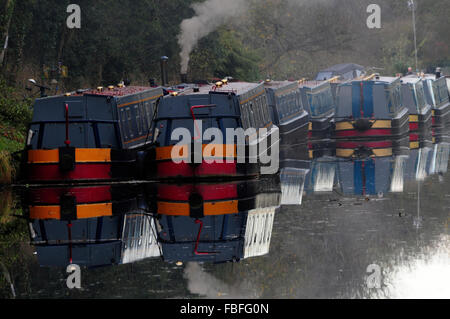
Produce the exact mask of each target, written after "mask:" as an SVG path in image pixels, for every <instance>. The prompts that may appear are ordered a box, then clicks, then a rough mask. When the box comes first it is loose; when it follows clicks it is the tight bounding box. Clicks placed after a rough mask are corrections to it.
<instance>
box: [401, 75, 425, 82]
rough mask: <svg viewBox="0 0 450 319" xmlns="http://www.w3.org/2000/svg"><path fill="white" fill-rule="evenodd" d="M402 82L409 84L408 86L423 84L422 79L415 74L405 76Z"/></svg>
mask: <svg viewBox="0 0 450 319" xmlns="http://www.w3.org/2000/svg"><path fill="white" fill-rule="evenodd" d="M400 80H401V82H402V83H407V84H417V83H420V82H422V78H420V77H419V76H417V75H414V74H413V75H407V76H404V77H402V78H401V79H400Z"/></svg>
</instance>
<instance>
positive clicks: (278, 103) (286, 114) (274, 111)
mask: <svg viewBox="0 0 450 319" xmlns="http://www.w3.org/2000/svg"><path fill="white" fill-rule="evenodd" d="M264 86H265V88H266V92H267V99H268V104H269V109H270V114H271V116H272V119H273V122H274V124H275V125H277V126H278V128H279V129H280V139H281V144H282V145H286V144H300V143H305V142H306V137H307V136H306V134H307V131H308V122H309V121H308V113H307V112H306V111H305V110H304V108H303V103H302V100H301V95H300V91H299V90H298V84H297V82H289V81H272V80H266V81H265V82H264Z"/></svg>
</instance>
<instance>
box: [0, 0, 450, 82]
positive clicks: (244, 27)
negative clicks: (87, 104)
mask: <svg viewBox="0 0 450 319" xmlns="http://www.w3.org/2000/svg"><path fill="white" fill-rule="evenodd" d="M72 2H73V1H54V0H22V1H17V0H1V1H0V10H1V12H0V13H1V21H0V36H1V38H2V40H0V41H2V47H3V44H4V43H5V39H6V36H8V46H7V48H6V49H3V52H2V53H1V55H2V56H4V58H3V61H2V74H3V77H4V78H5V80H6V82H7V83H8V84H9V85H12V86H15V87H17V88H22V87H23V86H24V85H25V81H26V79H28V78H30V77H34V78H37V79H40V80H42V81H44V82H46V83H48V84H51V80H52V79H53V78H56V79H57V80H58V82H59V87H60V89H66V90H72V89H76V88H80V87H92V86H97V85H101V84H102V85H110V84H116V83H118V82H119V81H121V80H123V79H129V80H131V81H132V83H133V84H143V85H145V84H148V79H149V78H155V79H156V80H157V82H159V79H160V70H159V58H160V57H161V56H162V55H166V56H168V57H169V59H170V60H169V78H170V80H171V82H172V83H176V82H179V74H180V72H181V71H183V72H186V71H187V73H188V78H189V79H191V80H192V79H211V78H214V77H218V78H220V77H223V76H233V77H235V78H239V79H241V80H248V81H256V80H261V79H265V78H266V77H271V78H274V79H289V78H292V79H299V78H302V77H309V78H311V77H314V75H315V74H316V73H317V72H318V71H319V70H320V69H323V68H326V67H328V66H331V65H333V64H337V63H347V62H352V63H358V64H361V65H363V66H367V67H378V68H382V70H381V71H380V73H383V74H387V75H390V74H394V73H397V72H405V71H406V70H407V68H408V66H413V67H414V41H413V29H412V16H411V11H410V10H409V9H408V5H407V1H406V0H399V1H392V0H377V1H373V0H228V1H220V0H207V1H199V0H167V1H157V0H138V1H136V0H134V1H131V0H123V1H114V0H97V1H87V0H79V1H77V4H78V5H80V7H81V29H69V28H67V27H66V19H67V17H68V16H69V13H66V8H67V6H68V5H69V4H70V3H72ZM415 2H416V6H417V12H416V16H417V17H416V20H417V21H416V25H417V45H418V60H419V68H420V69H424V70H427V69H428V70H431V69H433V68H434V67H436V66H441V67H445V66H450V54H449V53H450V50H449V43H450V42H449V40H450V39H449V38H450V32H449V31H450V20H449V19H448V17H449V14H450V6H449V3H448V1H445V0H416V1H415ZM371 3H376V4H378V5H380V7H381V28H380V29H369V28H368V27H367V25H366V21H367V18H368V17H369V15H370V14H369V13H367V12H366V11H367V6H368V5H369V4H371ZM58 63H60V65H64V66H67V68H68V77H67V78H63V77H62V76H61V74H59V72H58Z"/></svg>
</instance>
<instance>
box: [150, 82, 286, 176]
mask: <svg viewBox="0 0 450 319" xmlns="http://www.w3.org/2000/svg"><path fill="white" fill-rule="evenodd" d="M167 91H168V92H169V94H167V95H166V96H164V98H162V99H161V101H160V103H159V105H158V108H157V114H156V117H155V126H154V127H155V132H154V136H155V154H154V160H155V161H156V165H155V172H153V176H154V177H156V178H158V179H167V178H205V177H238V176H256V175H259V174H260V173H261V167H263V166H265V164H266V163H263V161H262V160H258V159H262V155H263V154H266V155H267V154H271V156H277V155H278V152H277V148H278V145H279V129H278V127H277V126H276V125H275V124H274V123H273V121H272V118H271V116H270V112H269V107H268V105H267V98H266V91H265V88H264V84H263V83H247V82H230V81H228V80H227V79H224V80H222V81H219V82H217V83H215V84H214V85H210V84H207V85H182V86H178V87H174V88H170V89H168V90H167ZM180 129H181V130H182V131H183V132H185V133H189V134H186V135H189V137H187V140H186V139H184V138H182V139H181V138H180V137H181V136H180V135H176V134H175V135H176V136H173V135H174V133H176V132H177V131H178V132H181V131H180ZM209 129H213V130H214V132H215V133H217V132H220V135H221V136H220V137H219V136H216V135H217V134H214V135H209V134H208V131H209ZM230 130H231V132H233V131H234V132H238V131H239V130H242V132H245V134H242V135H243V138H242V139H240V138H238V137H236V136H235V135H231V139H230V140H229V138H227V137H228V135H227V133H228V132H229V131H230ZM213 137H214V138H213ZM249 148H253V149H255V150H256V152H255V153H250V152H249ZM242 149H244V150H245V154H243V151H242ZM266 150H267V152H266V153H265V151H266ZM272 151H273V152H272ZM268 165H269V166H270V164H268ZM266 166H267V165H266ZM271 169H272V168H269V171H270V172H269V173H276V172H277V171H278V167H274V169H273V170H271Z"/></svg>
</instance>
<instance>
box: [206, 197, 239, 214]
mask: <svg viewBox="0 0 450 319" xmlns="http://www.w3.org/2000/svg"><path fill="white" fill-rule="evenodd" d="M203 208H204V214H205V215H225V214H236V213H238V212H239V211H238V201H237V200H231V201H224V202H206V203H205V204H204V206H203Z"/></svg>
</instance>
